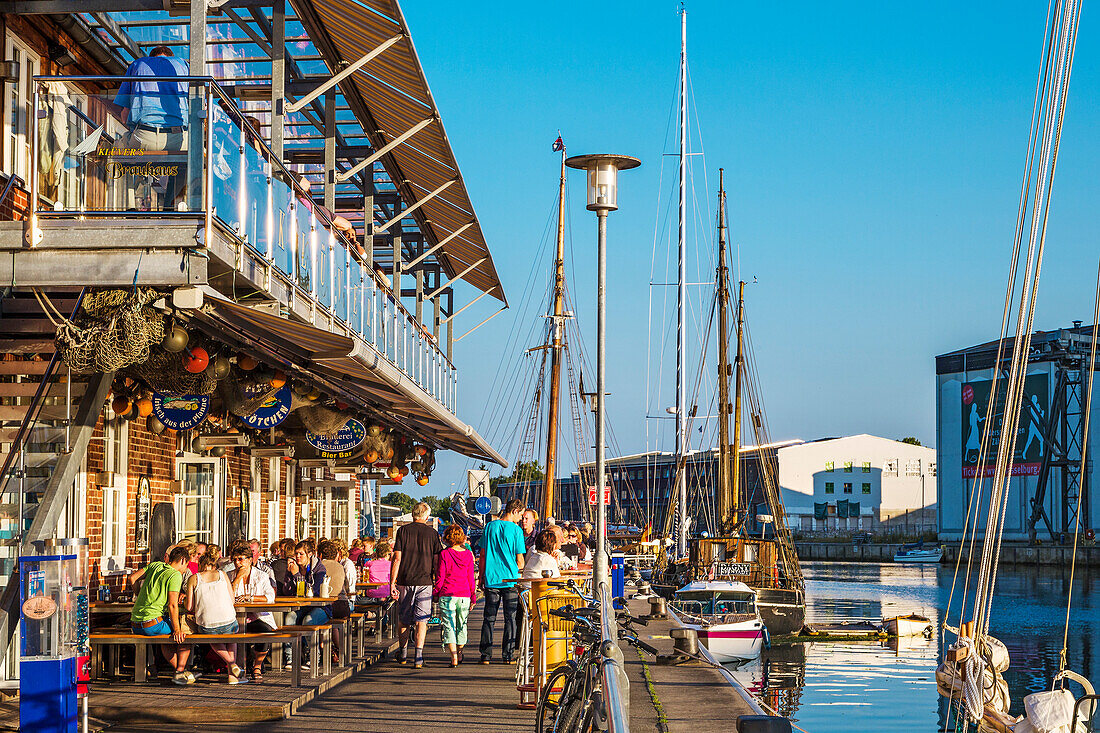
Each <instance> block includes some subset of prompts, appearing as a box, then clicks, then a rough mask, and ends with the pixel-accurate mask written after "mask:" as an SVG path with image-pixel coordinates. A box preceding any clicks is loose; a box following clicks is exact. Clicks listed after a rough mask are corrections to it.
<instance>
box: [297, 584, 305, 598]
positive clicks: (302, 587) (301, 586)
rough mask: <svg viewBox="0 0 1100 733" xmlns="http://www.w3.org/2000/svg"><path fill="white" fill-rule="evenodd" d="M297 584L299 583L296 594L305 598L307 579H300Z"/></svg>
mask: <svg viewBox="0 0 1100 733" xmlns="http://www.w3.org/2000/svg"><path fill="white" fill-rule="evenodd" d="M296 585H297V587H296V589H295V594H296V595H297V596H298V597H299V598H305V597H306V581H304V580H299V581H297V584H296Z"/></svg>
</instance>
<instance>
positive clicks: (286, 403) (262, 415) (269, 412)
mask: <svg viewBox="0 0 1100 733" xmlns="http://www.w3.org/2000/svg"><path fill="white" fill-rule="evenodd" d="M289 414H290V385H289V384H284V385H283V386H282V387H280V388H279V389H278V391H276V392H275V394H274V395H273V396H272V397H271V398H270V399H268V401H267V402H265V403H263V404H262V405H260V408H259V409H258V410H256V411H255V412H254V413H252V414H251V415H241V416H240V418H241V422H243V423H244V424H245V425H247V426H248V427H250V428H257V429H261V430H262V429H266V428H273V427H275V426H276V425H278V424H279V423H281V422H282V421H283V420H286V416H287V415H289Z"/></svg>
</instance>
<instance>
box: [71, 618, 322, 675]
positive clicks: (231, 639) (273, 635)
mask: <svg viewBox="0 0 1100 733" xmlns="http://www.w3.org/2000/svg"><path fill="white" fill-rule="evenodd" d="M305 628H314V627H305ZM302 636H303V634H302V633H299V632H297V631H295V630H294V629H293V628H289V629H282V630H280V631H273V632H266V633H262V634H188V635H187V638H186V640H185V641H184V643H183V644H182V645H180V646H187V645H190V644H267V643H270V642H280V643H283V644H287V643H289V644H290V645H291V649H292V658H293V669H292V670H291V672H290V680H291V684H292V685H293V686H294V687H300V686H301V684H302V677H301V671H302V643H301V642H302ZM88 639H89V641H90V642H91V646H92V677H93V678H98V677H99V675H100V670H101V666H102V664H101V655H100V652H101V651H102V648H103V647H105V646H132V647H134V681H135V682H145V680H146V669H147V668H148V666H149V648H150V647H153V646H165V645H171V646H176V641H175V640H174V639H173V638H172V635H171V634H158V635H156V636H144V635H142V634H135V633H133V632H132V631H118V632H113V631H108V632H93V633H91V634H90V635H89V636H88Z"/></svg>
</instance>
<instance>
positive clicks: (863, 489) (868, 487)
mask: <svg viewBox="0 0 1100 733" xmlns="http://www.w3.org/2000/svg"><path fill="white" fill-rule="evenodd" d="M859 488H860V491H861V492H862V493H864V494H870V493H871V484H866V483H864V484H860V485H859Z"/></svg>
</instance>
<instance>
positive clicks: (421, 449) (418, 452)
mask: <svg viewBox="0 0 1100 733" xmlns="http://www.w3.org/2000/svg"><path fill="white" fill-rule="evenodd" d="M427 453H428V449H427V448H425V447H424V446H422V445H418V446H416V455H418V456H423V455H427Z"/></svg>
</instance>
